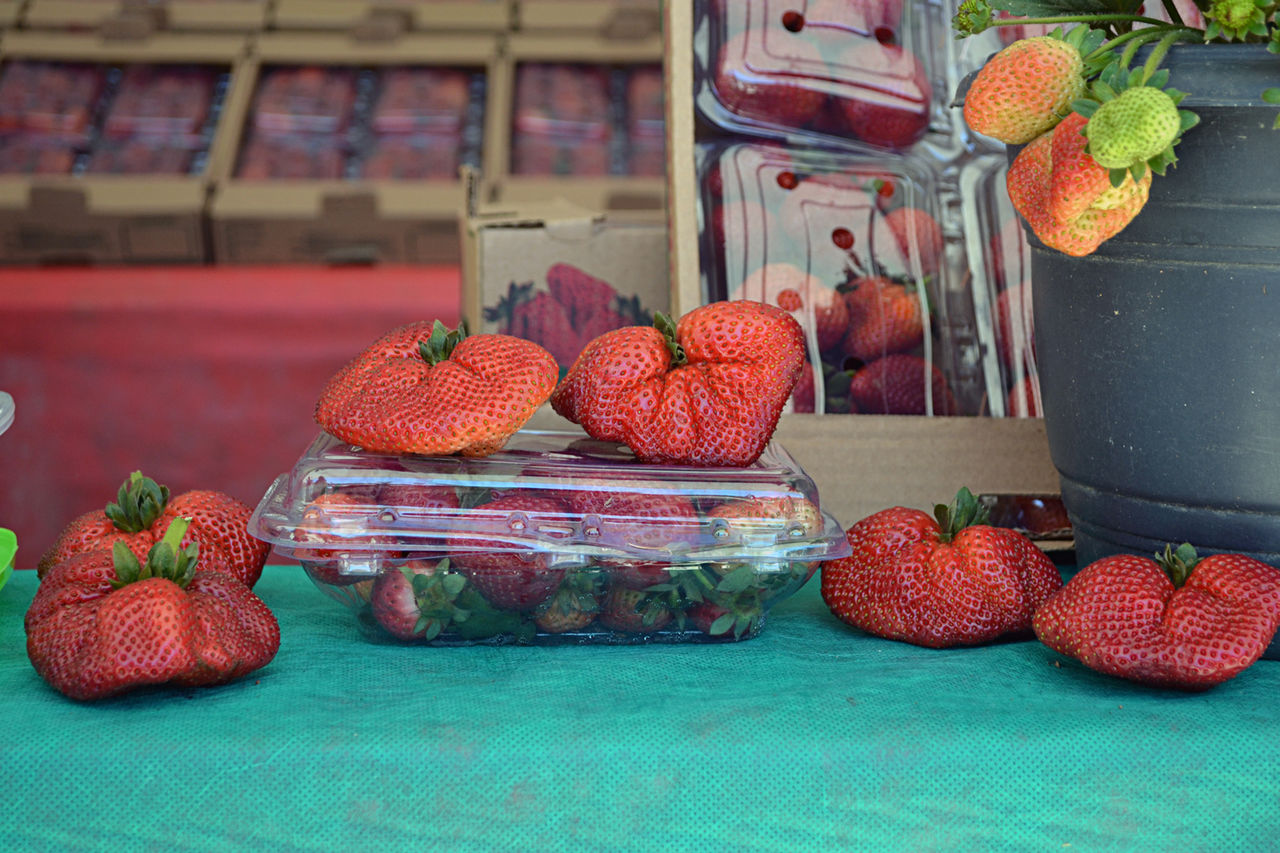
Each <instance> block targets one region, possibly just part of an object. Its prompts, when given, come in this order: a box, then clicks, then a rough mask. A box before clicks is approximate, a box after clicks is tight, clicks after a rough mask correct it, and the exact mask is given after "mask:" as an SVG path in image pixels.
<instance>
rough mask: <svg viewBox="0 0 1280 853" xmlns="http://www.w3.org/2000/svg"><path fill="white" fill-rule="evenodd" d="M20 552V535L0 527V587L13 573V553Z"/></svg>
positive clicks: (0, 587)
mask: <svg viewBox="0 0 1280 853" xmlns="http://www.w3.org/2000/svg"><path fill="white" fill-rule="evenodd" d="M16 553H18V537H17V536H15V535H14V533H13V531H12V530H7V529H5V528H3V527H0V589H4V585H5V584H6V583H7V582H8V580H9V575H11V574H13V555H14V554H16Z"/></svg>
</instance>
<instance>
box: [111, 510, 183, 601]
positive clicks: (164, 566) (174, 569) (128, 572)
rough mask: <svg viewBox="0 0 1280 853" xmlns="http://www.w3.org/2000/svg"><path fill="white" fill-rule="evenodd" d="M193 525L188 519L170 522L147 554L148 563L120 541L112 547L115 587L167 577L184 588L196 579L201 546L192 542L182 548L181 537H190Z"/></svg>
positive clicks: (113, 583)
mask: <svg viewBox="0 0 1280 853" xmlns="http://www.w3.org/2000/svg"><path fill="white" fill-rule="evenodd" d="M190 526H191V519H189V518H175V519H174V520H173V521H171V522H169V527H168V529H167V530H165V532H164V536H163V537H161V538H160V540H159V541H157V542H156V543H155V544H154V545H152V546H151V550H150V551H148V552H147V559H146V560H139V559H138V556H137V555H136V554H134V553H133V552H132V551H130V550H129V546H128V545H126V544H125V543H123V542H121V541H119V540H117V541H116V542H115V543H114V544H113V545H112V546H111V557H112V560H113V561H114V562H115V569H116V576H115V578H114V579H113V580H112V581H111V586H112V588H113V589H120V588H121V587H125V586H128V585H129V584H131V583H137V582H138V581H143V580H147V579H149V578H164V579H166V580H170V581H173V582H174V583H176V584H177V585H178V586H180V587H184V588H185V587H186V585H187V584H189V583H190V582H191V579H192V578H193V577H195V572H196V563H197V562H198V561H199V559H200V546H199V544H197V543H195V542H192V543H191V544H190V545H188V546H187V547H186V548H183V547H182V537H183V536H186V535H187V528H188V527H190Z"/></svg>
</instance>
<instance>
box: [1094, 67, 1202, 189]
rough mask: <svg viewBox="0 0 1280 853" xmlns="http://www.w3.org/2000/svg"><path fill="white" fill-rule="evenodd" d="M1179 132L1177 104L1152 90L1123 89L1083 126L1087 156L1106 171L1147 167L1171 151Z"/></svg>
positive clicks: (1152, 88)
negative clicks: (1144, 164) (1159, 155)
mask: <svg viewBox="0 0 1280 853" xmlns="http://www.w3.org/2000/svg"><path fill="white" fill-rule="evenodd" d="M1181 132H1182V117H1181V116H1180V115H1179V113H1178V104H1177V102H1176V101H1175V100H1174V99H1173V98H1172V97H1171V96H1170V95H1169V94H1168V93H1167V92H1165V91H1164V90H1162V89H1158V88H1156V87H1154V86H1134V87H1133V88H1130V89H1125V90H1124V91H1123V92H1120V93H1119V95H1117V96H1116V97H1114V98H1111V99H1110V100H1107V101H1105V102H1103V103H1102V104H1101V105H1099V106H1098V108H1097V109H1096V110H1094V111H1093V113H1092V115H1091V116H1090V118H1089V119H1088V121H1087V122H1085V123H1084V134H1085V136H1087V137H1088V139H1089V154H1090V155H1091V156H1092V157H1093V159H1094V160H1096V161H1097V163H1098V165H1100V166H1104V167H1106V168H1108V169H1129V168H1130V167H1132V166H1135V165H1137V164H1139V163H1146V162H1147V161H1148V160H1150V159H1152V158H1153V157H1156V156H1157V155H1158V154H1160V153H1161V152H1162V151H1164V150H1165V149H1166V148H1170V147H1171V146H1172V145H1173V143H1174V142H1175V141H1176V140H1177V138H1178V135H1179V134H1180V133H1181ZM1161 171H1163V170H1161Z"/></svg>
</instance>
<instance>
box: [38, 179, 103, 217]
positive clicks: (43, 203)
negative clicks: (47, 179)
mask: <svg viewBox="0 0 1280 853" xmlns="http://www.w3.org/2000/svg"><path fill="white" fill-rule="evenodd" d="M28 198H29V205H30V211H31V213H32V215H34V216H39V217H42V218H50V219H56V218H59V217H73V216H84V215H85V213H86V212H87V211H88V209H89V203H88V199H87V198H86V197H85V192H84V190H83V189H81V188H80V187H67V186H62V187H49V186H33V187H31V190H30V193H29V195H28Z"/></svg>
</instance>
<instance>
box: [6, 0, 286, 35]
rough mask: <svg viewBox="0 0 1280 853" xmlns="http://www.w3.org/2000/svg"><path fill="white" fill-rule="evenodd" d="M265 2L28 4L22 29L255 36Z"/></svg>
mask: <svg viewBox="0 0 1280 853" xmlns="http://www.w3.org/2000/svg"><path fill="white" fill-rule="evenodd" d="M269 9H270V3H269V0H216V2H215V1H214V0H164V2H159V3H148V2H146V0H29V5H28V7H27V10H26V13H25V15H24V16H23V24H24V25H25V26H27V27H31V28H36V29H64V30H66V29H71V30H83V29H92V30H101V29H106V30H107V31H108V32H111V31H115V32H133V33H137V32H150V31H155V30H172V31H175V32H180V31H191V30H197V31H210V32H257V31H259V30H262V29H264V28H265V27H266V25H267V14H268V10H269Z"/></svg>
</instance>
